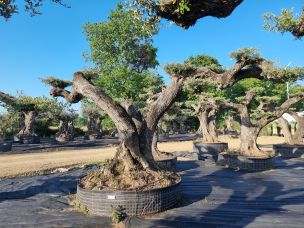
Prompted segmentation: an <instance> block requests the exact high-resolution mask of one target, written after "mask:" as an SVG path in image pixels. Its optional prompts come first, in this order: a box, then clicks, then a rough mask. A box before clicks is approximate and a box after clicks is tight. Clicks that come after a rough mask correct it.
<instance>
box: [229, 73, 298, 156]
mask: <svg viewBox="0 0 304 228" xmlns="http://www.w3.org/2000/svg"><path fill="white" fill-rule="evenodd" d="M289 74H290V75H291V74H293V77H294V78H295V79H296V78H299V77H302V76H303V72H302V70H291V71H290V72H289ZM244 81H245V80H244ZM241 83H242V82H241ZM263 83H264V84H267V83H265V82H259V83H258V84H260V85H261V87H259V86H256V87H253V88H251V89H247V90H245V91H244V94H243V96H241V97H235V98H234V102H231V101H230V102H225V104H224V107H226V108H232V109H234V110H235V111H236V115H237V116H238V119H239V122H240V125H241V130H240V138H241V145H240V151H239V153H240V154H241V155H244V156H251V157H261V156H267V154H265V153H264V152H263V151H262V150H260V149H259V147H258V146H257V137H258V135H259V133H260V131H261V129H262V128H263V127H265V126H266V125H267V124H269V123H271V122H272V121H274V120H276V119H278V118H280V117H281V116H282V115H283V114H284V113H285V112H287V111H288V110H289V108H290V107H291V106H293V105H295V104H297V103H298V102H300V101H301V100H303V98H304V88H302V89H301V91H299V93H298V94H295V95H294V96H292V97H291V98H289V99H287V100H284V99H282V98H280V97H279V96H277V94H274V92H273V91H271V90H270V89H269V88H267V86H269V83H270V82H268V85H266V86H263ZM236 86H237V85H236ZM232 89H233V88H232Z"/></svg>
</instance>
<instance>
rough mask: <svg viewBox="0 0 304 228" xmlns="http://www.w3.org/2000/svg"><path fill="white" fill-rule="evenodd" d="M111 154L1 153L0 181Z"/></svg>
mask: <svg viewBox="0 0 304 228" xmlns="http://www.w3.org/2000/svg"><path fill="white" fill-rule="evenodd" d="M221 140H222V141H223V142H228V143H229V148H231V149H237V148H238V145H239V139H232V138H229V137H221ZM282 142H283V138H282V137H260V138H259V140H258V143H259V144H268V145H270V144H276V143H282ZM263 148H264V147H263ZM159 149H160V150H161V151H166V152H175V151H191V150H192V141H184V142H165V143H159ZM266 149H270V147H269V146H268V147H267V148H266ZM115 151H116V147H109V148H102V149H100V148H98V149H84V150H64V151H56V152H41V153H28V154H27V153H23V154H2V155H0V178H3V177H8V176H17V175H21V174H29V173H33V172H39V171H44V170H50V169H56V168H60V167H68V166H74V165H83V164H92V163H97V162H100V161H103V160H105V159H107V158H112V157H113V156H114V154H115Z"/></svg>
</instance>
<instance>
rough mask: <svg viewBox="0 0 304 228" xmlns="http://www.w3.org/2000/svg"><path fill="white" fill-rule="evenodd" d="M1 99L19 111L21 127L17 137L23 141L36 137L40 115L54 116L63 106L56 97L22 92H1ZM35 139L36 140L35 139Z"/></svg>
mask: <svg viewBox="0 0 304 228" xmlns="http://www.w3.org/2000/svg"><path fill="white" fill-rule="evenodd" d="M0 101H1V102H2V103H3V104H4V105H5V107H6V108H8V109H12V110H14V111H16V112H18V113H19V123H20V129H19V131H18V133H17V134H16V138H18V139H19V140H20V142H22V141H23V139H25V138H28V139H29V138H33V140H34V138H36V137H37V134H36V132H35V122H36V120H37V118H38V117H39V116H52V115H53V113H54V112H56V111H57V110H58V109H60V108H61V105H60V103H58V102H57V100H55V99H48V98H46V97H29V96H24V95H22V94H20V95H18V96H16V97H13V96H11V95H9V94H6V93H3V92H0ZM34 141H35V140H34Z"/></svg>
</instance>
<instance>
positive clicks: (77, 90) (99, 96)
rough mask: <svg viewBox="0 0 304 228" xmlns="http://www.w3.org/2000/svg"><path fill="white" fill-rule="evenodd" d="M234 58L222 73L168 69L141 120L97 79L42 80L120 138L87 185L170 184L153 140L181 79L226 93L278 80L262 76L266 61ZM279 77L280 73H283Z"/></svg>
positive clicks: (53, 92)
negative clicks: (242, 84)
mask: <svg viewBox="0 0 304 228" xmlns="http://www.w3.org/2000/svg"><path fill="white" fill-rule="evenodd" d="M234 56H235V59H236V63H235V64H234V66H233V67H232V68H231V69H226V70H225V71H224V72H222V71H221V72H218V71H217V70H214V69H212V68H208V67H196V66H193V65H189V64H171V65H167V66H166V67H165V70H166V72H167V73H168V74H169V75H170V77H171V82H170V83H169V84H168V85H167V86H166V88H165V89H163V90H162V92H161V94H160V95H159V96H158V98H157V99H156V100H155V101H154V102H153V104H151V106H150V108H149V111H148V112H146V114H144V115H143V114H142V113H141V112H139V111H138V110H137V109H136V108H135V107H134V106H133V105H132V104H130V103H129V104H128V105H124V106H123V105H122V104H120V103H118V102H117V101H115V100H114V99H113V98H112V97H111V96H109V95H108V94H107V93H106V92H105V91H104V90H103V89H102V88H101V87H99V86H96V85H94V81H95V80H96V79H98V78H99V77H102V75H96V74H90V73H89V72H88V71H85V72H76V73H75V74H74V77H73V81H72V83H70V84H69V83H66V82H65V81H62V80H59V79H57V80H55V79H52V80H45V82H47V83H48V84H50V85H51V86H52V87H53V88H52V90H51V95H52V96H54V97H63V98H65V99H66V100H67V101H69V102H71V103H77V102H79V101H80V100H81V99H83V98H87V99H90V100H92V101H94V102H95V103H96V105H98V107H100V108H101V109H103V110H104V111H105V112H106V113H107V114H108V115H109V116H110V118H111V119H112V120H113V122H114V123H115V125H116V127H117V129H118V131H119V133H120V141H121V143H120V146H119V149H118V151H117V153H116V155H115V157H114V159H113V161H112V162H111V163H110V164H109V165H108V166H106V167H105V168H104V169H103V170H99V171H98V173H97V174H94V175H93V177H92V176H90V182H91V183H92V181H93V179H95V181H97V180H96V178H97V176H98V175H103V176H105V177H106V179H107V180H110V179H112V178H114V177H115V180H116V181H117V182H119V183H121V184H123V183H125V181H126V180H132V181H131V183H132V186H130V183H128V184H129V185H127V184H126V183H125V185H124V186H129V188H132V187H138V188H139V187H143V186H147V185H153V184H154V183H155V182H159V181H161V180H164V179H165V180H167V181H168V180H169V181H170V180H172V179H171V178H170V177H172V176H171V175H172V174H170V175H169V176H166V177H164V174H163V173H162V172H159V169H158V167H157V165H156V164H155V161H154V159H153V155H152V140H153V136H154V132H155V130H156V128H157V125H158V121H159V120H160V118H161V117H162V116H163V115H164V113H165V112H166V111H167V110H168V109H169V108H170V107H171V106H172V104H173V103H174V101H175V100H176V99H177V97H178V95H179V94H180V92H181V91H182V89H183V86H184V82H185V80H186V79H188V78H205V79H209V80H212V81H214V82H215V83H216V84H217V86H218V87H219V88H227V87H229V86H231V85H233V84H235V83H236V82H237V81H239V80H241V79H244V78H247V77H256V78H261V79H265V78H273V79H275V78H278V77H279V75H276V74H278V73H281V71H280V72H276V71H275V72H272V74H267V73H265V72H268V71H270V70H272V69H273V68H272V67H271V64H269V61H267V60H265V59H263V58H261V57H260V56H259V55H257V54H256V53H248V52H246V51H244V50H239V51H237V52H235V53H234ZM282 71H283V72H284V69H282ZM280 79H282V77H280ZM68 85H70V86H71V89H70V90H67V89H66V87H67V86H68ZM93 182H94V181H93ZM162 183H163V182H162ZM167 183H168V182H167ZM96 184H97V182H96ZM104 184H105V185H108V186H109V185H111V184H110V182H109V181H105V182H104Z"/></svg>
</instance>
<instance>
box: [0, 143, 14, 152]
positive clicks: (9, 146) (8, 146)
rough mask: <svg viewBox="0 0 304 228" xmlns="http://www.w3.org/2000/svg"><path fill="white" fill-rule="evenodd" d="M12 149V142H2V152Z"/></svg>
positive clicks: (0, 149) (0, 148)
mask: <svg viewBox="0 0 304 228" xmlns="http://www.w3.org/2000/svg"><path fill="white" fill-rule="evenodd" d="M11 150H12V143H11V142H4V143H1V144H0V152H7V151H11Z"/></svg>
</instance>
